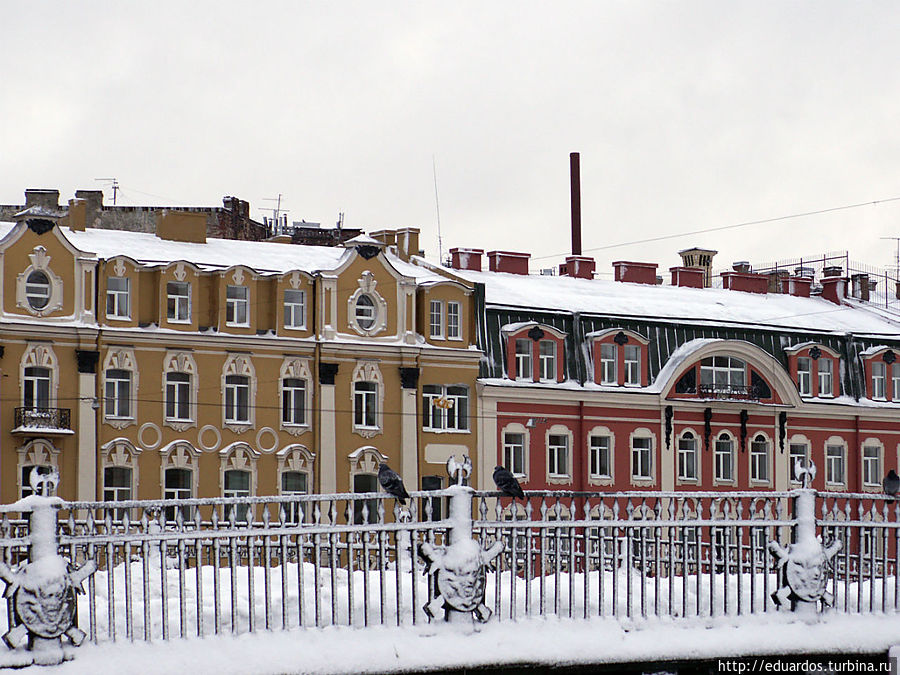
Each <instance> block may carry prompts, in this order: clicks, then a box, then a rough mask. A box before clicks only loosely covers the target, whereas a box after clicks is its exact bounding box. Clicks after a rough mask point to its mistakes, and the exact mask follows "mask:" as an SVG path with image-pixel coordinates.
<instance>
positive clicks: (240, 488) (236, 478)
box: [222, 470, 250, 523]
mask: <svg viewBox="0 0 900 675" xmlns="http://www.w3.org/2000/svg"><path fill="white" fill-rule="evenodd" d="M222 496H223V497H249V496H250V472H249V471H234V470H231V471H226V472H225V490H224V494H223V495H222ZM249 512H250V505H249V504H227V505H226V506H225V520H229V521H230V520H231V519H232V516H233V517H234V520H235V521H236V522H238V523H245V522H247V516H248V515H249Z"/></svg>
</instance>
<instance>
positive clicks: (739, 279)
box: [722, 272, 769, 295]
mask: <svg viewBox="0 0 900 675" xmlns="http://www.w3.org/2000/svg"><path fill="white" fill-rule="evenodd" d="M722 288H724V289H726V290H729V291H744V292H745V293H762V294H763V295H765V293H767V292H768V290H769V279H768V277H766V275H765V274H754V273H753V272H722Z"/></svg>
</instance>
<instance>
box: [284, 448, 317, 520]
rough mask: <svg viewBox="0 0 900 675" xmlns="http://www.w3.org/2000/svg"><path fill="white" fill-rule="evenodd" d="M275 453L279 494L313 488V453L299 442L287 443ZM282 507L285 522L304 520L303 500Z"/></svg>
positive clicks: (293, 493) (308, 490)
mask: <svg viewBox="0 0 900 675" xmlns="http://www.w3.org/2000/svg"><path fill="white" fill-rule="evenodd" d="M276 455H277V457H278V471H279V477H278V486H279V489H280V490H281V494H282V495H285V496H293V495H305V494H309V492H310V491H311V490H312V489H313V473H312V471H313V464H314V462H315V455H313V453H312V452H310V451H309V450H308V449H307V448H306V447H305V446H303V445H299V444H292V445H288V446H287V447H285V448H283V449H282V450H279V451H278V452H277V453H276ZM283 507H284V517H285V520H286V522H288V523H299V522H303V521H304V520H305V516H306V510H305V509H304V504H303V502H286V503H284V504H283Z"/></svg>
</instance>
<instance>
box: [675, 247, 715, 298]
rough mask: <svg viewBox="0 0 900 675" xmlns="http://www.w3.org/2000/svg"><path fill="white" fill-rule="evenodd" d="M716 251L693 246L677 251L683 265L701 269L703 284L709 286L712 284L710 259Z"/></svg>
mask: <svg viewBox="0 0 900 675" xmlns="http://www.w3.org/2000/svg"><path fill="white" fill-rule="evenodd" d="M716 253H718V251H713V250H712V249H710V248H699V247H697V246H695V247H693V248H686V249H684V250H683V251H679V252H678V255H680V256H681V264H682V265H683V266H684V267H699V268H701V269H702V270H703V285H704V286H706V287H707V288H709V287H710V285H712V259H713V258H714V257H715V255H716Z"/></svg>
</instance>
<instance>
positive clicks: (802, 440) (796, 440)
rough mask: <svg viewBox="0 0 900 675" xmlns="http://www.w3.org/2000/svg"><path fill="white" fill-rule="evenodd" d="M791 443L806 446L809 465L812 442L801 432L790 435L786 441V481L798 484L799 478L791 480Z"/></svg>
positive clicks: (807, 463)
mask: <svg viewBox="0 0 900 675" xmlns="http://www.w3.org/2000/svg"><path fill="white" fill-rule="evenodd" d="M791 445H805V446H806V465H807V466H809V460H810V457H811V456H812V442H811V441H810V440H809V438H807V437H806V436H804V435H803V434H796V435H794V436H791V437H790V438H789V439H788V440H787V443H786V447H787V462H788V473H787V475H788V482H789V483H790V484H791V485H800V484H801V483H800V481H799V480H793V479H792V478H791V475H792V474H793V471H794V469H793V466H792V461H791ZM773 454H774V453H773ZM823 475H824V474H823Z"/></svg>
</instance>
